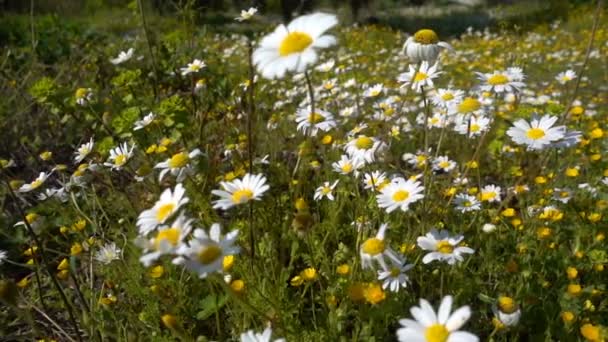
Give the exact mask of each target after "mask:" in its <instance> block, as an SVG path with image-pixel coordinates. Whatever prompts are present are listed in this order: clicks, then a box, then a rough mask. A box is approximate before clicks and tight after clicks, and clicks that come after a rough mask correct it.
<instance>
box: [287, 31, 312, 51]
mask: <svg viewBox="0 0 608 342" xmlns="http://www.w3.org/2000/svg"><path fill="white" fill-rule="evenodd" d="M310 44H312V37H311V36H310V35H308V34H307V33H304V32H298V31H295V32H291V33H289V34H288V35H287V36H286V37H285V38H283V41H282V42H281V45H280V46H279V55H281V56H282V57H284V56H287V55H291V54H292V53H297V52H302V51H304V50H305V49H306V48H307V47H308V46H310Z"/></svg>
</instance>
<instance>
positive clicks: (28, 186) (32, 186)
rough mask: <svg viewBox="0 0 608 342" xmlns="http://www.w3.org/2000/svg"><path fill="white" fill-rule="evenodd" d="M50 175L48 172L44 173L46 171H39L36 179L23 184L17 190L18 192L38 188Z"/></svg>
mask: <svg viewBox="0 0 608 342" xmlns="http://www.w3.org/2000/svg"><path fill="white" fill-rule="evenodd" d="M49 176H50V173H48V174H47V173H46V172H40V174H39V175H38V177H36V179H34V180H33V181H32V182H31V183H26V184H23V185H22V186H21V187H20V188H19V190H17V191H19V192H30V191H33V190H36V189H38V188H39V187H40V186H41V185H42V184H44V182H46V179H47V178H48V177H49Z"/></svg>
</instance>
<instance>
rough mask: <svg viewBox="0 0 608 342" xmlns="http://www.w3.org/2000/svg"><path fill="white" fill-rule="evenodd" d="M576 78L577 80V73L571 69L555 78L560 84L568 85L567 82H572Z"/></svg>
mask: <svg viewBox="0 0 608 342" xmlns="http://www.w3.org/2000/svg"><path fill="white" fill-rule="evenodd" d="M575 78H576V73H575V72H574V70H571V69H568V70H566V71H562V72H560V73H559V74H557V76H555V79H556V80H557V82H559V83H560V84H566V83H567V82H570V81H572V80H573V79H575Z"/></svg>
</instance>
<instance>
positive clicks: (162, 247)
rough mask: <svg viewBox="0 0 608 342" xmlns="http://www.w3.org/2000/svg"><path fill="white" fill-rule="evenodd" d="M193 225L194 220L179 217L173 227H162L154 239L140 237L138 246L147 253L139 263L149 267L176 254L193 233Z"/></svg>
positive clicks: (137, 242) (137, 241)
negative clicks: (161, 258) (162, 257)
mask: <svg viewBox="0 0 608 342" xmlns="http://www.w3.org/2000/svg"><path fill="white" fill-rule="evenodd" d="M191 223H192V220H189V219H187V218H186V217H185V216H183V215H179V216H178V217H177V218H176V219H175V221H173V223H172V224H171V225H169V226H163V227H160V228H159V229H158V230H157V233H156V235H155V236H154V237H152V238H150V239H147V238H146V237H144V236H140V237H138V239H137V240H136V244H137V245H138V246H139V247H141V248H142V249H143V250H144V253H145V254H144V255H142V256H141V257H140V258H139V261H141V263H142V264H144V266H146V267H148V266H150V265H151V264H152V263H154V262H155V261H156V260H157V259H158V258H159V257H161V256H162V255H166V254H171V253H175V252H176V251H177V249H178V248H179V246H180V245H181V244H182V243H183V241H184V239H185V238H186V237H187V236H188V234H190V232H191V231H192V225H191Z"/></svg>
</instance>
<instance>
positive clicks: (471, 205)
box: [454, 194, 481, 213]
mask: <svg viewBox="0 0 608 342" xmlns="http://www.w3.org/2000/svg"><path fill="white" fill-rule="evenodd" d="M454 206H455V207H456V210H458V211H460V212H461V213H466V212H469V211H476V210H480V209H481V202H479V200H478V199H477V198H476V197H475V196H471V195H468V194H458V195H456V197H455V198H454Z"/></svg>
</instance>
